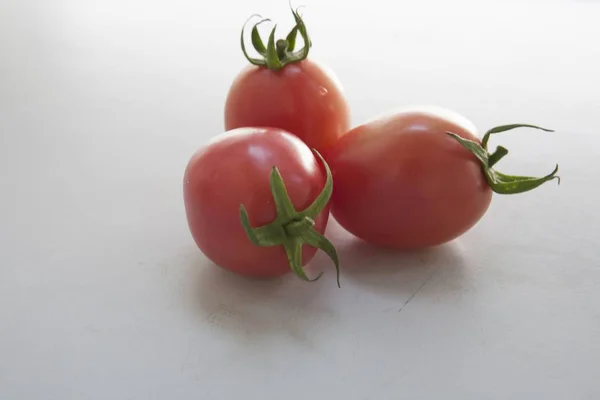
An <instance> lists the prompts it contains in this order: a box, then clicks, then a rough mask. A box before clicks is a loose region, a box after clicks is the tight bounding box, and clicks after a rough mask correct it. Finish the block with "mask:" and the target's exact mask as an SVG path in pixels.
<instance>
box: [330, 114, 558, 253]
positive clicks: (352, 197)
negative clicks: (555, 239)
mask: <svg viewBox="0 0 600 400" xmlns="http://www.w3.org/2000/svg"><path fill="white" fill-rule="evenodd" d="M521 126H528V127H533V128H538V129H544V128H539V127H536V126H533V125H506V126H501V127H497V128H494V129H492V130H490V131H488V132H487V133H486V135H485V136H484V142H482V141H480V140H479V138H478V136H477V130H476V128H475V126H474V125H473V124H472V123H471V122H469V121H468V120H466V119H465V118H464V117H462V116H460V115H458V114H456V113H454V112H452V111H449V110H445V109H441V108H434V107H421V108H413V109H406V110H403V111H400V112H397V113H394V114H391V115H387V116H384V117H380V118H377V119H375V120H373V121H371V122H368V123H365V124H363V125H360V126H358V127H356V128H354V129H352V130H351V131H350V132H348V133H347V134H346V135H344V136H343V137H342V138H341V139H340V141H339V142H338V143H337V145H336V147H335V148H334V149H333V150H332V152H331V154H330V156H329V158H328V159H327V161H328V162H329V165H330V166H331V170H332V172H333V177H334V182H335V188H334V193H333V197H332V215H333V216H334V218H335V219H336V220H337V221H338V222H339V223H340V224H341V225H342V226H343V227H344V228H345V229H347V230H348V231H349V232H351V233H352V234H354V235H356V236H358V237H360V238H362V239H364V240H366V241H368V242H370V243H372V244H375V245H379V246H385V247H394V248H401V249H416V248H423V247H429V246H434V245H439V244H442V243H445V242H448V241H450V240H452V239H454V238H456V237H458V236H459V235H461V234H463V233H464V232H466V231H467V230H468V229H470V228H471V227H472V226H473V225H474V224H475V223H476V222H477V221H479V219H480V218H481V217H482V216H483V215H484V214H485V212H486V210H487V209H488V207H489V205H490V202H491V200H492V192H493V191H495V192H498V193H519V192H524V191H527V190H531V189H534V188H535V187H537V186H539V185H541V184H542V183H544V182H546V181H549V180H551V179H558V177H557V176H555V174H556V172H557V170H558V167H557V168H556V169H555V170H554V171H553V172H552V173H551V174H549V175H547V176H545V177H542V178H531V177H515V176H509V175H505V174H501V173H500V172H498V171H495V170H493V169H492V167H493V165H494V164H495V163H496V162H497V161H498V160H499V159H500V158H501V157H502V156H504V155H506V153H507V152H508V151H507V150H506V149H505V148H503V147H499V148H498V150H497V151H496V152H494V153H492V154H489V153H488V152H487V140H488V138H489V135H491V134H493V133H498V132H502V131H506V130H510V129H514V128H517V127H521ZM544 130H545V129H544Z"/></svg>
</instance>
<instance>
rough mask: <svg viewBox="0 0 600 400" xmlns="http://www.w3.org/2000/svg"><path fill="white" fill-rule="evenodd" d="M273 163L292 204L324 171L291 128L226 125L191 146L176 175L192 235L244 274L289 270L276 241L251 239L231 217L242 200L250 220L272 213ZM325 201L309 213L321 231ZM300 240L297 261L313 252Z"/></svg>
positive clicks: (306, 197)
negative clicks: (197, 145)
mask: <svg viewBox="0 0 600 400" xmlns="http://www.w3.org/2000/svg"><path fill="white" fill-rule="evenodd" d="M274 165H275V166H277V168H278V169H279V172H280V173H281V176H282V178H283V181H284V183H285V185H286V188H287V191H288V194H289V196H290V199H291V200H292V203H293V204H294V206H295V207H296V209H297V210H301V209H304V208H306V207H308V206H309V205H310V204H311V203H312V202H313V201H314V199H315V198H316V197H317V196H318V195H319V193H320V192H321V190H322V189H323V186H324V184H325V179H326V177H325V173H324V171H323V169H322V166H320V165H319V163H318V162H317V160H316V159H315V157H314V155H313V153H312V152H311V150H310V149H309V148H308V147H307V146H306V145H305V144H304V143H302V141H300V140H299V139H298V138H297V137H295V136H294V135H292V134H290V133H288V132H285V131H283V130H280V129H273V128H241V129H235V130H233V131H229V132H226V133H224V134H222V135H220V136H218V137H217V138H215V139H213V141H211V142H210V143H209V144H208V145H207V146H206V147H204V148H202V149H200V150H198V151H197V152H196V153H195V154H194V155H193V156H192V158H191V160H190V161H189V163H188V166H187V169H186V171H185V176H184V185H183V193H184V201H185V209H186V215H187V220H188V225H189V228H190V231H191V233H192V236H193V238H194V241H195V242H196V244H197V245H198V247H199V248H200V250H202V252H203V253H204V254H205V255H206V256H207V257H208V258H209V259H210V260H212V261H213V262H214V263H215V264H217V265H219V266H221V267H223V268H226V269H229V270H231V271H234V272H236V273H238V274H241V275H245V276H255V277H274V276H280V275H283V274H286V273H288V272H290V271H291V270H290V266H289V263H288V261H287V257H286V254H285V251H284V249H283V247H282V246H276V247H258V246H255V245H253V244H252V243H251V242H250V240H249V239H248V237H247V236H246V233H245V231H244V229H243V228H242V225H241V222H240V216H239V207H240V204H243V205H244V206H245V207H246V210H247V212H248V214H249V217H250V224H251V226H253V227H257V226H262V225H265V224H268V223H270V222H272V221H273V220H274V219H275V216H276V210H275V205H274V203H273V196H272V194H271V189H270V186H269V176H270V174H271V169H272V167H273V166H274ZM328 218H329V207H326V208H325V209H324V210H323V211H322V212H321V213H320V214H319V215H317V217H316V218H315V219H314V220H315V229H316V230H317V231H318V232H320V233H323V232H324V231H325V227H326V225H327V220H328ZM315 252H316V249H315V248H314V247H309V246H304V249H303V253H302V254H303V257H302V260H303V265H305V264H306V263H308V262H309V261H310V259H312V257H313V256H314V255H315Z"/></svg>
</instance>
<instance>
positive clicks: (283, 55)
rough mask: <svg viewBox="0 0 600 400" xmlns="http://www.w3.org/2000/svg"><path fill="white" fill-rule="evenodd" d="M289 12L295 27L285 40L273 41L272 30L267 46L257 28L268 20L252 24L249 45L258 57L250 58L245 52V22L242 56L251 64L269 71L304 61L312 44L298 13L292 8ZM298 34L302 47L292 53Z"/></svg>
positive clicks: (242, 36) (273, 34)
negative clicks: (302, 41)
mask: <svg viewBox="0 0 600 400" xmlns="http://www.w3.org/2000/svg"><path fill="white" fill-rule="evenodd" d="M291 10H292V14H293V16H294V20H295V21H296V25H295V26H294V27H293V28H292V29H291V31H290V32H289V33H288V34H287V36H286V38H285V39H279V40H275V28H273V30H272V31H271V34H270V36H269V39H268V42H267V46H265V45H264V43H263V41H262V39H261V37H260V34H259V32H258V26H259V25H260V24H262V23H264V22H266V21H269V20H268V19H261V20H260V21H259V22H258V23H256V24H254V26H253V27H252V32H251V43H252V46H253V47H254V50H256V52H257V53H258V54H259V57H251V56H250V55H249V54H248V52H247V51H246V44H245V40H244V35H245V34H244V32H245V29H246V25H247V23H248V22H249V20H250V19H249V20H248V21H246V24H244V26H243V27H242V34H241V47H242V52H243V53H244V56H245V57H246V59H247V60H248V61H249V62H250V63H251V64H253V65H257V66H260V67H266V68H269V69H271V70H278V69H281V68H283V67H285V66H286V65H288V64H293V63H297V62H300V61H302V60H305V59H306V58H307V57H308V52H309V50H310V47H311V46H312V42H311V40H310V37H309V36H308V32H307V30H306V26H305V25H304V21H303V20H302V17H301V16H300V14H299V13H298V10H297V9H296V10H294V9H293V8H292V9H291ZM254 16H256V15H254ZM254 16H253V17H254ZM251 18H252V17H251ZM298 33H299V34H300V36H301V37H302V39H303V40H304V46H303V47H302V48H301V49H299V50H297V51H294V49H295V47H296V36H297V34H298Z"/></svg>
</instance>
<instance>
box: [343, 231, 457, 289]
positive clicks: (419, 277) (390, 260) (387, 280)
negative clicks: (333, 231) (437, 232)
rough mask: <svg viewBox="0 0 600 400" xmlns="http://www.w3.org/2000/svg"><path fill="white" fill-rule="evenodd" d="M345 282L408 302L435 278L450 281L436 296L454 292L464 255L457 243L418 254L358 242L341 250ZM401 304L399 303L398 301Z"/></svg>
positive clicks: (424, 250)
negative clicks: (450, 291)
mask: <svg viewBox="0 0 600 400" xmlns="http://www.w3.org/2000/svg"><path fill="white" fill-rule="evenodd" d="M340 254H341V255H342V256H341V257H342V260H341V261H342V263H343V265H344V275H343V276H344V279H346V280H348V281H352V282H353V284H356V285H357V286H359V287H365V288H367V289H368V290H370V291H376V292H382V293H385V294H387V295H394V296H398V297H399V298H402V299H406V300H408V299H409V298H411V297H412V296H414V295H415V294H416V293H417V292H419V291H420V290H421V289H422V288H423V287H424V286H425V285H426V284H428V283H430V281H432V280H433V279H435V278H436V277H439V276H441V275H442V274H443V275H444V277H445V279H447V278H449V283H450V284H449V285H448V286H446V285H442V286H441V287H440V288H439V290H441V291H442V293H439V292H438V293H436V295H437V296H441V295H443V291H448V290H452V291H453V290H454V289H455V288H456V285H457V284H459V285H460V281H461V280H463V279H464V278H465V276H466V273H467V271H466V268H465V259H464V251H463V250H462V249H461V246H460V243H458V242H457V241H454V242H450V243H447V244H444V245H441V246H437V247H432V248H428V249H423V250H418V251H398V250H393V249H384V248H378V247H375V246H372V245H370V244H368V243H366V242H364V241H362V240H360V239H358V238H351V239H348V241H347V242H346V244H345V246H343V247H342V248H341V249H340ZM401 301H402V300H401Z"/></svg>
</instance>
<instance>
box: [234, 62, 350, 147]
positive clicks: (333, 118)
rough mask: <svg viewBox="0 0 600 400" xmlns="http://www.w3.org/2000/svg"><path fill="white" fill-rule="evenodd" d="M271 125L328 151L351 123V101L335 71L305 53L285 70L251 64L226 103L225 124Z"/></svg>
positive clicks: (235, 85)
mask: <svg viewBox="0 0 600 400" xmlns="http://www.w3.org/2000/svg"><path fill="white" fill-rule="evenodd" d="M244 126H269V127H276V128H281V129H284V130H286V131H288V132H291V133H293V134H294V135H296V136H298V137H299V138H300V139H302V141H303V142H304V143H306V144H307V145H308V147H310V148H315V149H317V150H318V151H319V152H320V153H321V154H323V155H325V154H326V153H327V151H328V150H329V149H330V148H331V147H332V146H333V145H334V144H335V142H336V141H337V139H338V138H339V137H341V136H342V135H343V134H344V133H346V132H347V131H348V129H349V128H350V112H349V107H348V104H347V103H346V100H345V98H344V95H343V93H342V88H341V86H340V85H339V83H337V80H336V78H335V77H334V76H333V74H332V73H331V72H329V71H327V70H326V69H325V68H323V67H321V66H319V65H318V64H317V63H315V62H313V61H311V60H310V59H306V60H303V61H300V62H297V63H293V64H289V65H286V66H285V67H284V68H282V69H281V70H275V71H274V70H269V69H268V68H265V67H257V66H253V65H249V66H248V67H247V68H245V69H244V70H242V72H240V74H239V75H238V76H237V77H236V79H235V80H234V82H233V84H232V86H231V88H230V90H229V93H228V96H227V100H226V103H225V129H226V130H230V129H234V128H239V127H244Z"/></svg>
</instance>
